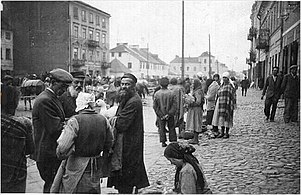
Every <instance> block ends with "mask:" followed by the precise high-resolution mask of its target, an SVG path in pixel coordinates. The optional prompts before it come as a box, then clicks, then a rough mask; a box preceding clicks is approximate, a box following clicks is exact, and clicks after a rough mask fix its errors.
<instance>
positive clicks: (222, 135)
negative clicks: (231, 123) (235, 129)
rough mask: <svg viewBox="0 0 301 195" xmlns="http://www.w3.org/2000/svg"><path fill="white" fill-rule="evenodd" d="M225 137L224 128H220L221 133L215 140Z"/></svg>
mask: <svg viewBox="0 0 301 195" xmlns="http://www.w3.org/2000/svg"><path fill="white" fill-rule="evenodd" d="M224 135H225V127H222V129H221V133H220V134H219V135H218V136H217V138H222V137H224Z"/></svg>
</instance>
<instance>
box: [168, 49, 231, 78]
mask: <svg viewBox="0 0 301 195" xmlns="http://www.w3.org/2000/svg"><path fill="white" fill-rule="evenodd" d="M210 66H211V76H212V75H214V74H216V73H217V74H222V73H223V72H225V71H228V67H227V66H226V65H225V64H223V63H221V62H218V60H216V58H215V56H213V55H211V54H210ZM170 72H172V73H173V74H172V75H174V76H178V77H180V76H181V72H182V58H180V57H179V56H178V55H176V57H175V59H173V60H172V61H171V62H170ZM198 72H202V73H203V75H204V76H207V77H209V52H208V51H206V52H203V53H202V54H201V55H200V56H198V57H185V58H184V76H185V77H189V78H195V77H196V74H197V73H198Z"/></svg>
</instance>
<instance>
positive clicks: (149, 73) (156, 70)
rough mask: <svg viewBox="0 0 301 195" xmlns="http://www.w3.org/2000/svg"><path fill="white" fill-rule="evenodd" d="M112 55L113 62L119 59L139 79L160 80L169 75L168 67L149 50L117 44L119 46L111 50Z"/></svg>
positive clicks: (126, 44)
mask: <svg viewBox="0 0 301 195" xmlns="http://www.w3.org/2000/svg"><path fill="white" fill-rule="evenodd" d="M110 53H111V62H112V61H114V59H118V61H119V62H121V63H122V64H123V65H125V66H126V67H127V68H128V69H129V70H130V71H131V73H132V74H134V75H135V76H136V77H137V78H140V79H158V78H161V77H163V76H167V75H168V65H167V64H166V63H165V62H164V61H162V60H161V59H160V58H159V57H158V55H157V54H152V53H151V52H149V50H148V48H139V46H138V45H128V43H117V46H116V47H115V48H113V49H111V50H110ZM112 65H113V64H112Z"/></svg>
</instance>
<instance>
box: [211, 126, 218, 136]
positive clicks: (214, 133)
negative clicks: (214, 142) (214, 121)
mask: <svg viewBox="0 0 301 195" xmlns="http://www.w3.org/2000/svg"><path fill="white" fill-rule="evenodd" d="M212 133H213V135H214V138H217V137H218V136H219V132H218V127H217V126H213V129H212Z"/></svg>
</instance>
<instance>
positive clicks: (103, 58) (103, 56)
mask: <svg viewBox="0 0 301 195" xmlns="http://www.w3.org/2000/svg"><path fill="white" fill-rule="evenodd" d="M106 55H107V54H106V52H102V61H104V62H105V61H106Z"/></svg>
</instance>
